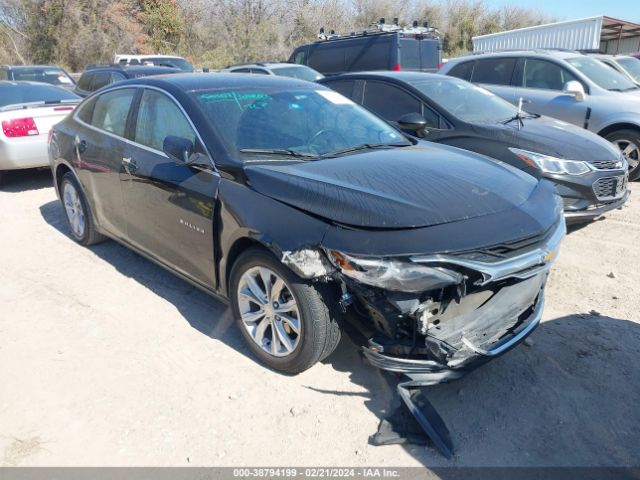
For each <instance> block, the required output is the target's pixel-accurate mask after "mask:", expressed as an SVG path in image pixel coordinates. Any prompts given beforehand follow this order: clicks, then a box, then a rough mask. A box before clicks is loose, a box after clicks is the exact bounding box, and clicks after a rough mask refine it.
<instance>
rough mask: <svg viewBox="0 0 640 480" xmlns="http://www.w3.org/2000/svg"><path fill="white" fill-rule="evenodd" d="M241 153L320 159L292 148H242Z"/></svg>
mask: <svg viewBox="0 0 640 480" xmlns="http://www.w3.org/2000/svg"><path fill="white" fill-rule="evenodd" d="M239 152H240V153H255V154H263V155H288V156H290V157H296V158H318V155H314V154H313V153H305V152H298V151H296V150H292V149H291V148H241V149H240V150H239Z"/></svg>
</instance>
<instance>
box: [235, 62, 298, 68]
mask: <svg viewBox="0 0 640 480" xmlns="http://www.w3.org/2000/svg"><path fill="white" fill-rule="evenodd" d="M245 67H258V68H260V67H262V68H278V67H305V65H298V64H297V63H286V62H256V63H242V64H240V65H229V66H228V67H227V68H245Z"/></svg>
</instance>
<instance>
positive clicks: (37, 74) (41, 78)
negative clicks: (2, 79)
mask: <svg viewBox="0 0 640 480" xmlns="http://www.w3.org/2000/svg"><path fill="white" fill-rule="evenodd" d="M13 80H16V81H29V82H42V83H50V84H51V85H62V86H72V85H73V84H74V83H73V80H72V79H71V77H70V76H69V75H67V74H66V73H65V71H64V70H62V69H60V68H17V69H15V70H14V71H13Z"/></svg>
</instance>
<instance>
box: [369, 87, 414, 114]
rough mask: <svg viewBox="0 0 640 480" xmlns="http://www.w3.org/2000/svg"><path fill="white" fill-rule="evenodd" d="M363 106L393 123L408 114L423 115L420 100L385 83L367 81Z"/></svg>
mask: <svg viewBox="0 0 640 480" xmlns="http://www.w3.org/2000/svg"><path fill="white" fill-rule="evenodd" d="M363 105H364V106H365V107H366V108H368V109H369V110H371V111H372V112H375V113H377V114H378V115H380V116H381V117H382V118H384V119H385V120H388V121H391V122H397V121H398V120H399V119H400V117H402V116H403V115H405V114H407V113H420V114H422V102H420V100H418V99H417V98H416V97H414V96H413V95H411V94H410V93H409V92H407V91H405V90H403V89H401V88H400V87H397V86H395V85H391V84H388V83H383V82H376V81H367V83H366V84H365V89H364V101H363Z"/></svg>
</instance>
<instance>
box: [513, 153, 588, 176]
mask: <svg viewBox="0 0 640 480" xmlns="http://www.w3.org/2000/svg"><path fill="white" fill-rule="evenodd" d="M509 150H510V151H511V153H513V154H514V155H515V156H516V157H518V158H519V159H520V160H522V161H523V162H524V163H526V164H527V165H530V166H532V167H533V168H538V169H540V170H542V171H543V172H545V173H552V174H556V175H557V174H561V175H582V174H585V173H588V172H590V171H592V170H593V168H592V167H591V165H589V164H588V163H587V162H582V161H579V160H563V159H560V158H555V157H550V156H549V155H543V154H541V153H535V152H528V151H526V150H521V149H519V148H510V149H509Z"/></svg>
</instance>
